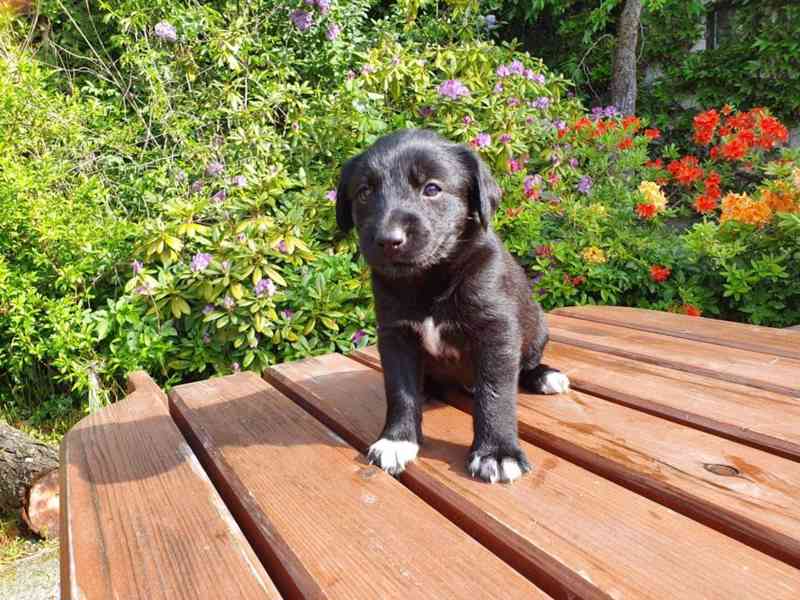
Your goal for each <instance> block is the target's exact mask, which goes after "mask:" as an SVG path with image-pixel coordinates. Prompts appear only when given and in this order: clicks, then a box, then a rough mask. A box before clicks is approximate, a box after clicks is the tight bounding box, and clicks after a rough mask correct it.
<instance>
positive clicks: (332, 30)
mask: <svg viewBox="0 0 800 600" xmlns="http://www.w3.org/2000/svg"><path fill="white" fill-rule="evenodd" d="M340 33H342V28H341V27H339V25H337V24H336V23H331V24H330V25H328V30H327V31H326V32H325V37H326V38H328V39H329V40H330V41H333V40H335V39H336V38H338V37H339V34H340Z"/></svg>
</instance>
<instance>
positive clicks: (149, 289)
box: [133, 281, 155, 296]
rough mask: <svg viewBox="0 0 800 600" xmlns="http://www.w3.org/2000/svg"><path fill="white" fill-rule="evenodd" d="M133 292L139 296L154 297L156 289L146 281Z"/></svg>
mask: <svg viewBox="0 0 800 600" xmlns="http://www.w3.org/2000/svg"><path fill="white" fill-rule="evenodd" d="M133 291H134V292H136V293H137V294H139V295H140V296H152V295H153V292H154V291H155V287H154V286H153V284H152V283H151V282H149V281H145V282H144V283H143V284H142V285H140V286H139V287H137V288H136V289H135V290H133Z"/></svg>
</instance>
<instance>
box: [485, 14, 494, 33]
mask: <svg viewBox="0 0 800 600" xmlns="http://www.w3.org/2000/svg"><path fill="white" fill-rule="evenodd" d="M483 25H484V27H486V29H488V30H489V31H491V30H492V29H497V17H495V16H494V15H486V16H485V17H483Z"/></svg>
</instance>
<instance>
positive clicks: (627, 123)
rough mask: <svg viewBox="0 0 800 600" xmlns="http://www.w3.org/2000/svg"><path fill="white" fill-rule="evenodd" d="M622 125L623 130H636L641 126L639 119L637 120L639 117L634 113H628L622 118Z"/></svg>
mask: <svg viewBox="0 0 800 600" xmlns="http://www.w3.org/2000/svg"><path fill="white" fill-rule="evenodd" d="M622 127H623V129H625V131H628V129H632V130H633V131H637V130H638V129H639V127H641V121H639V117H636V116H634V115H628V116H627V117H625V118H624V119H622Z"/></svg>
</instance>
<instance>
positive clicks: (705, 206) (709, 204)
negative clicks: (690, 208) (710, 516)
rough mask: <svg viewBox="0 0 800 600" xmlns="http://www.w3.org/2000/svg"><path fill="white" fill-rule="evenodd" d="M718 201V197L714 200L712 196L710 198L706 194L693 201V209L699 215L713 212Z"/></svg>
mask: <svg viewBox="0 0 800 600" xmlns="http://www.w3.org/2000/svg"><path fill="white" fill-rule="evenodd" d="M718 199H719V198H718V197H717V198H714V197H713V196H710V195H709V194H708V193H705V194H701V195H700V196H698V197H697V199H696V200H695V201H694V209H695V210H696V211H697V212H699V213H700V214H701V215H705V214H708V213H710V212H714V211H715V210H717V201H718Z"/></svg>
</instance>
